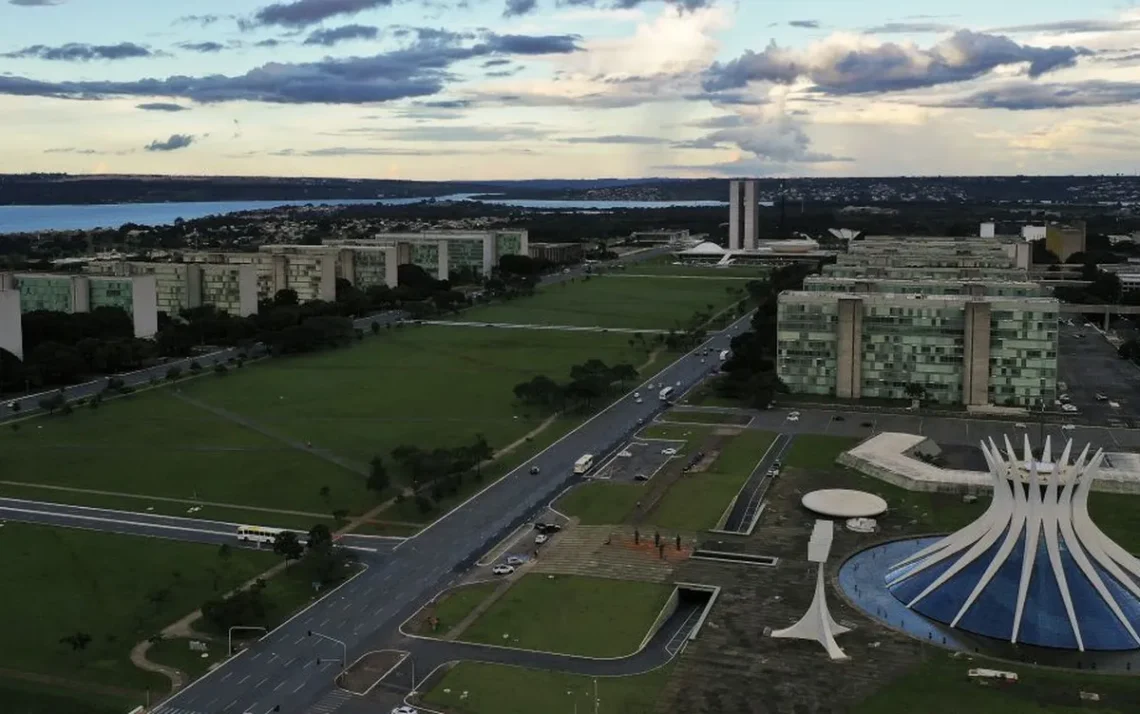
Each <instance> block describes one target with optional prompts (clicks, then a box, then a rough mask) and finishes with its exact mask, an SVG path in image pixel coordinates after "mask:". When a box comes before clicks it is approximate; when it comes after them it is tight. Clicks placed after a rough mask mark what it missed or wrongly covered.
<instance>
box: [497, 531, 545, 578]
mask: <svg viewBox="0 0 1140 714" xmlns="http://www.w3.org/2000/svg"><path fill="white" fill-rule="evenodd" d="M539 537H540V538H541V537H542V536H539ZM491 572H492V573H494V574H495V575H510V574H511V573H513V572H515V569H514V567H512V566H510V565H496V566H495V567H493V568H491Z"/></svg>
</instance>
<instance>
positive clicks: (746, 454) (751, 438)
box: [652, 430, 775, 531]
mask: <svg viewBox="0 0 1140 714" xmlns="http://www.w3.org/2000/svg"><path fill="white" fill-rule="evenodd" d="M774 438H775V436H774V435H773V434H769V433H767V432H764V431H754V430H746V431H743V432H741V433H740V434H738V435H737V436H734V437H732V439H731V440H730V441H728V443H727V444H726V445H725V446H724V447H723V449H722V450H721V452H720V454H719V455H718V456H717V458H716V461H714V462H713V463H712V466H711V467H710V468H709V469H708V470H707V471H703V472H701V473H696V474H690V475H685V476H682V477H681V479H680V480H679V481H677V482H676V483H674V484H673V485H672V486H670V487H669V490H668V491H667V492H666V493H665V496H664V498H662V499H661V501H660V503H659V504H658V505H657V509H656V510H655V511H654V512H653V515H652V520H653V523H654V525H657V526H659V527H661V528H669V529H673V530H681V531H700V530H707V529H709V528H714V527H715V526H716V524H717V521H718V520H720V517H721V515H722V514H723V513H724V510H725V509H726V508H728V504H729V503H730V502H731V501H732V499H733V497H734V496H736V494H737V492H738V491H740V487H741V486H743V485H744V483H745V482H746V481H748V477H749V476H750V475H752V469H754V468H755V467H756V464H757V463H759V461H760V459H761V458H762V457H763V456H764V452H765V451H767V450H768V447H769V446H770V445H771V444H772V439H774ZM691 443H695V442H691Z"/></svg>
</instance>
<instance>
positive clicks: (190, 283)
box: [85, 260, 257, 317]
mask: <svg viewBox="0 0 1140 714" xmlns="http://www.w3.org/2000/svg"><path fill="white" fill-rule="evenodd" d="M85 269H86V270H87V272H88V273H90V274H97V275H120V276H138V275H151V276H154V279H155V292H156V298H157V303H158V311H159V312H165V313H166V314H167V315H178V314H179V313H180V312H182V311H183V310H187V309H190V308H195V307H201V306H202V305H213V306H215V307H217V308H218V309H219V310H222V311H223V312H227V313H229V314H231V315H239V316H242V317H245V316H247V315H254V314H256V313H257V269H256V266H255V265H253V264H237V265H227V264H224V263H223V264H218V263H150V262H143V261H123V260H117V261H92V262H90V263H88V264H87V265H86V267H85Z"/></svg>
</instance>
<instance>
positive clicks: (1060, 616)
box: [888, 533, 1140, 650]
mask: <svg viewBox="0 0 1140 714" xmlns="http://www.w3.org/2000/svg"><path fill="white" fill-rule="evenodd" d="M1005 536H1006V534H1005V533H1003V534H1002V536H1001V537H1000V538H998V539H997V541H995V542H994V544H993V545H991V546H990V547H989V548H988V549H987V550H986V552H985V553H983V554H982V555H981V556H979V557H978V558H977V559H975V560H974V561H973V562H972V563H970V564H969V565H967V566H966V567H965V568H963V569H962V570H961V571H960V572H958V573H956V574H955V575H954V576H952V577H950V578H949V579H948V580H947V581H946V582H944V583H942V584H941V585H940V586H939V587H937V588H935V589H934V590H933V591H931V592H930V593H928V594H927V595H926V596H925V597H924V598H922V600H920V601H918V602H917V603H915V605H914V607H913V609H914V610H915V611H916V612H918V613H920V614H922V615H924V616H925V617H928V618H930V619H932V620H935V621H937V622H941V623H944V624H950V623H951V622H952V621H953V620H954V618H955V617H956V616H957V614H958V612H959V610H960V609H961V608H962V605H963V604H964V603H965V602H966V599H967V598H968V597H969V596H970V593H971V592H972V591H973V589H974V587H975V586H976V585H977V583H978V582H979V580H980V579H981V577H982V575H983V574H984V572H985V571H986V569H987V568H988V567H989V564H990V563H991V562H992V561H993V558H994V556H995V555H996V554H997V551H998V550H999V549H1000V547H1001V544H1002V543H1003V542H1004V540H1005ZM1058 542H1059V545H1060V549H1059V550H1060V559H1061V569H1062V571H1063V573H1064V578H1065V584H1066V586H1067V588H1068V592H1069V594H1070V597H1071V599H1072V603H1073V610H1074V613H1075V615H1076V620H1077V625H1078V627H1079V629H1080V633H1081V638H1082V643H1083V644H1084V648H1085V649H1086V650H1131V649H1136V648H1137V644H1136V641H1135V640H1134V639H1133V637H1132V635H1131V634H1130V633H1129V632H1128V630H1127V628H1126V627H1125V626H1124V624H1123V623H1121V622H1120V620H1119V619H1118V618H1117V616H1116V615H1115V614H1114V613H1113V612H1112V609H1111V608H1110V607H1109V605H1108V603H1107V602H1106V601H1105V600H1104V598H1103V597H1101V595H1100V593H1099V592H1097V590H1096V588H1095V587H1094V586H1093V583H1092V582H1091V581H1090V580H1089V578H1088V577H1087V576H1086V575H1085V574H1084V572H1083V571H1082V570H1081V568H1080V566H1079V565H1078V563H1077V561H1076V559H1074V558H1073V556H1072V554H1071V553H1070V552H1069V551H1068V550H1067V548H1065V542H1064V540H1063V539H1062V538H1060V535H1058ZM1037 546H1038V547H1037V552H1036V554H1035V557H1034V562H1033V568H1032V576H1031V578H1030V581H1029V587H1028V589H1027V591H1026V598H1025V606H1024V613H1023V615H1022V619H1021V627H1020V630H1019V632H1018V637H1017V639H1018V642H1022V643H1025V644H1031V645H1038V646H1042V647H1054V648H1063V649H1076V648H1077V638H1076V635H1075V633H1074V632H1073V628H1072V624H1071V623H1070V619H1069V615H1068V612H1067V611H1066V608H1065V604H1064V599H1063V598H1062V595H1061V587H1060V584H1059V583H1058V580H1057V576H1056V574H1055V573H1054V571H1053V566H1052V564H1051V562H1050V560H1049V552H1048V549H1047V547H1046V541H1045V538H1044V537H1042V538H1040V539H1039V540H1038V543H1037ZM1024 551H1025V535H1024V533H1023V534H1022V535H1020V536H1019V537H1018V541H1017V544H1016V545H1015V546H1014V548H1013V550H1012V551H1011V552H1010V554H1009V557H1008V558H1007V559H1006V560H1005V562H1004V563H1003V564H1002V565H1001V566H1000V567H999V568H998V570H997V572H996V573H995V574H994V576H993V578H992V579H991V580H990V581H989V583H988V584H987V585H986V587H985V588H984V589H983V590H982V591H981V593H980V594H979V596H978V597H977V599H975V601H974V602H973V604H972V605H971V606H970V608H969V609H968V610H967V611H966V612H965V613H964V615H963V616H962V618H961V619H960V620H959V621H958V623H957V627H959V628H961V629H963V630H966V631H968V632H973V633H975V634H979V635H984V636H986V637H993V638H997V639H1002V640H1006V641H1008V640H1009V639H1010V638H1011V636H1012V633H1013V620H1014V614H1015V608H1016V605H1017V594H1018V587H1019V584H1020V581H1021V569H1022V563H1023V560H1024ZM964 553H965V551H962V552H960V553H956V554H955V555H953V556H951V557H950V558H947V559H946V560H944V561H942V562H941V563H937V564H936V565H933V566H931V567H929V568H927V569H926V570H923V571H920V572H918V573H916V574H915V575H913V576H911V577H910V578H907V579H906V580H902V581H901V582H896V583H895V584H893V585H891V586H889V590H890V592H891V594H892V595H894V596H895V598H897V599H898V600H899V601H900V602H902V603H904V604H906V603H909V602H910V601H911V600H912V599H914V598H915V597H916V596H917V595H919V594H920V593H921V592H922V591H923V590H925V589H926V588H927V587H928V586H929V585H930V583H932V582H934V581H935V580H937V579H938V578H939V577H940V576H941V575H942V574H943V573H944V572H945V571H946V570H948V569H949V568H950V567H951V566H952V564H953V563H955V562H957V560H958V559H959V558H960V557H961V556H962V555H963V554H964ZM1092 567H1093V569H1094V570H1095V572H1096V573H1097V574H1098V576H1099V577H1100V578H1101V580H1102V582H1104V584H1105V586H1106V589H1108V591H1109V592H1110V594H1111V595H1112V596H1113V598H1114V599H1115V600H1116V602H1117V604H1118V605H1119V606H1120V609H1121V611H1122V612H1123V614H1124V616H1125V617H1126V619H1127V620H1128V621H1129V623H1130V624H1131V625H1132V627H1133V629H1134V630H1137V631H1140V598H1137V597H1136V596H1134V595H1133V594H1132V593H1131V592H1129V591H1128V590H1127V589H1126V588H1125V587H1124V586H1123V585H1122V584H1121V583H1119V582H1118V581H1117V580H1116V579H1115V578H1114V577H1113V576H1112V575H1111V574H1110V573H1109V572H1108V571H1107V570H1105V569H1104V568H1103V567H1102V566H1100V565H1099V564H1097V563H1095V562H1093V563H1092ZM913 569H914V566H913V565H911V566H904V567H903V568H896V569H893V570H892V571H891V573H890V574H889V575H888V581H890V579H891V578H893V577H897V576H898V575H899V574H902V573H906V572H910V571H912V570H913Z"/></svg>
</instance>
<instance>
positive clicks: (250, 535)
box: [237, 526, 285, 543]
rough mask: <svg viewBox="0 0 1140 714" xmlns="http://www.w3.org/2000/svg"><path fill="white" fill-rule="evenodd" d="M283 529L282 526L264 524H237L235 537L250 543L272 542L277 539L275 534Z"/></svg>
mask: <svg viewBox="0 0 1140 714" xmlns="http://www.w3.org/2000/svg"><path fill="white" fill-rule="evenodd" d="M284 530H285V529H284V528H269V527H266V526H238V529H237V539H238V540H242V541H249V542H251V543H272V542H273V541H274V540H276V539H277V534H278V533H282V532H284Z"/></svg>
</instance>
